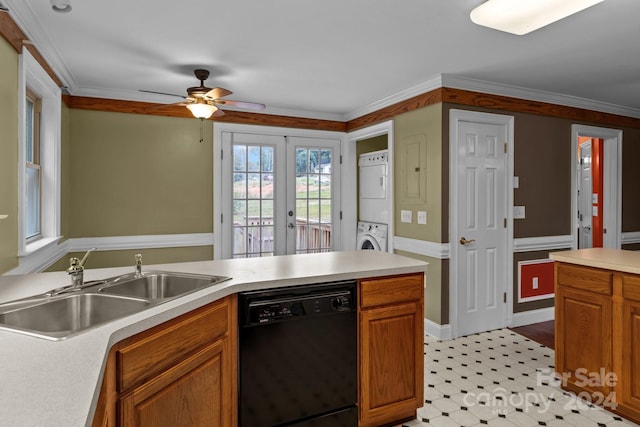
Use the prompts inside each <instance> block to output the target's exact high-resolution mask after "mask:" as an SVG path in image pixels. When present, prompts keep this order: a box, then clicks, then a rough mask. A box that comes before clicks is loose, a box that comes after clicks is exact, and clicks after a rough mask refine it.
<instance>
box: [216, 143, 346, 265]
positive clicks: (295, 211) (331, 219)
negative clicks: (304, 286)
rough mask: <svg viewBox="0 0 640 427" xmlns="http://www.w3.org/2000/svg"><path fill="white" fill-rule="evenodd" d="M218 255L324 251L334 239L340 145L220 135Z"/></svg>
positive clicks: (337, 223)
mask: <svg viewBox="0 0 640 427" xmlns="http://www.w3.org/2000/svg"><path fill="white" fill-rule="evenodd" d="M222 152H223V153H230V154H228V155H226V157H225V155H223V158H222V180H223V185H222V187H223V189H222V192H223V197H222V200H223V202H222V203H223V208H222V209H221V212H222V219H221V221H222V222H221V228H222V230H221V231H222V236H223V237H222V239H221V240H222V243H221V245H222V247H223V249H222V251H221V252H222V256H223V257H224V258H251V257H262V256H273V255H283V254H293V253H308V252H327V251H331V250H333V249H334V246H335V243H336V242H340V221H339V220H340V191H339V187H340V186H339V183H340V164H339V159H340V141H339V140H335V139H317V138H305V137H285V136H281V135H264V134H257V133H255V134H254V133H240V132H223V133H222Z"/></svg>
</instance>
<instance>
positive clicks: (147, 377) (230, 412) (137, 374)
mask: <svg viewBox="0 0 640 427" xmlns="http://www.w3.org/2000/svg"><path fill="white" fill-rule="evenodd" d="M236 304H237V303H236V296H235V295H234V296H230V297H227V298H224V299H222V300H219V301H216V302H214V303H212V304H209V305H207V306H205V307H202V308H200V309H197V310H194V311H193V312H190V313H187V314H185V315H183V316H180V317H178V318H176V319H173V320H170V321H168V322H166V323H163V324H161V325H158V326H156V327H154V328H152V329H150V330H148V331H145V332H142V333H140V334H138V335H135V336H132V337H130V338H127V339H126V340H124V341H121V342H120V343H118V344H116V345H115V346H114V347H113V349H112V350H111V351H110V353H109V359H108V362H107V369H106V371H105V376H104V380H103V386H102V390H101V396H100V400H99V402H98V407H97V410H96V417H95V418H94V423H93V425H94V426H122V427H128V426H136V427H138V426H139V427H146V426H149V427H151V426H153V427H162V426H167V427H168V426H171V427H174V426H185V427H187V426H220V427H231V426H235V425H236V424H237V385H236V384H237V382H236V379H237V350H236V349H237V326H236V325H237V322H236V313H237V306H236Z"/></svg>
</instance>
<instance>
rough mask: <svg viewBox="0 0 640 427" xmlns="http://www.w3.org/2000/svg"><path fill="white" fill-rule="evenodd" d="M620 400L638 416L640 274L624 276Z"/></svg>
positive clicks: (639, 413) (639, 405) (639, 403)
mask: <svg viewBox="0 0 640 427" xmlns="http://www.w3.org/2000/svg"><path fill="white" fill-rule="evenodd" d="M623 280H624V285H623V286H624V288H623V296H624V302H623V305H622V328H621V329H622V334H623V335H622V375H621V377H622V378H618V381H619V382H621V383H622V387H621V392H622V396H620V402H621V403H622V404H623V405H624V406H626V407H628V408H629V409H631V410H633V411H635V412H636V413H635V414H633V415H635V419H637V418H638V417H640V276H628V275H627V276H624V279H623Z"/></svg>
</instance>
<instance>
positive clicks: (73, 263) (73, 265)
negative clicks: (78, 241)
mask: <svg viewBox="0 0 640 427" xmlns="http://www.w3.org/2000/svg"><path fill="white" fill-rule="evenodd" d="M82 270H84V267H83V265H82V263H80V260H79V259H78V258H76V257H72V258H70V259H69V268H67V273H76V272H78V271H82Z"/></svg>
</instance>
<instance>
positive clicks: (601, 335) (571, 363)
mask: <svg viewBox="0 0 640 427" xmlns="http://www.w3.org/2000/svg"><path fill="white" fill-rule="evenodd" d="M612 276H613V275H612V274H611V272H604V271H601V270H596V269H590V268H587V267H576V266H572V265H564V264H561V265H559V266H557V284H558V286H557V288H556V293H555V300H556V301H555V313H556V315H555V322H556V323H555V325H556V334H555V339H556V349H562V350H561V351H556V371H557V372H559V373H562V374H563V375H565V377H566V378H567V385H566V386H567V388H569V389H571V390H573V391H575V392H580V391H582V390H586V391H589V392H591V393H595V392H600V393H604V394H608V393H609V392H610V391H611V390H609V387H608V386H607V385H606V384H605V382H604V381H601V384H600V385H597V384H595V381H594V382H592V381H585V375H586V376H588V373H595V372H597V373H600V372H601V369H604V370H605V372H611V369H612V354H611V328H612V318H611V310H612V302H611V297H610V295H611V286H612Z"/></svg>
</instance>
